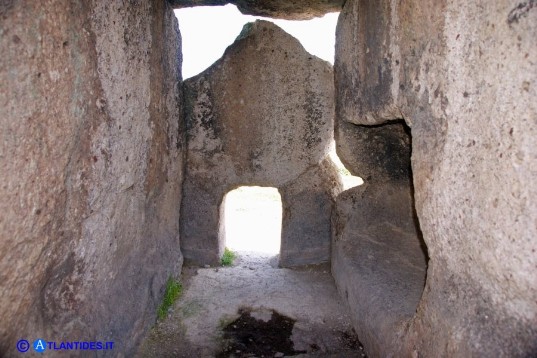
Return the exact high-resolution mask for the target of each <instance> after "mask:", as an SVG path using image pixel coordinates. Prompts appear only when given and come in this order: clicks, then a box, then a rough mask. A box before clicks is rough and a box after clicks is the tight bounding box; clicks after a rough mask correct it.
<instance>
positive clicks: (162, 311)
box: [157, 276, 183, 319]
mask: <svg viewBox="0 0 537 358" xmlns="http://www.w3.org/2000/svg"><path fill="white" fill-rule="evenodd" d="M182 291H183V285H181V283H179V282H178V281H176V280H174V279H173V278H172V277H171V276H170V277H169V278H168V282H167V283H166V292H164V298H163V299H162V303H161V304H160V306H159V308H158V311H157V316H158V318H159V319H163V318H164V317H166V314H167V313H168V310H169V309H170V307H171V306H172V305H173V304H174V303H175V301H176V300H177V299H178V298H179V296H181V292H182Z"/></svg>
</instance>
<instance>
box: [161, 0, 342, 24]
mask: <svg viewBox="0 0 537 358" xmlns="http://www.w3.org/2000/svg"><path fill="white" fill-rule="evenodd" d="M169 2H170V4H172V6H173V7H175V8H183V7H192V6H210V5H226V4H234V5H237V8H238V9H239V10H240V11H241V12H242V13H243V14H247V15H255V16H266V17H274V18H280V19H287V20H309V19H312V18H314V17H319V16H323V15H325V14H326V13H329V12H339V11H341V9H342V7H343V4H344V3H345V1H344V0H313V1H312V0H263V1H251V0H169Z"/></svg>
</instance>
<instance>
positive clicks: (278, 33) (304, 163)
mask: <svg viewBox="0 0 537 358" xmlns="http://www.w3.org/2000/svg"><path fill="white" fill-rule="evenodd" d="M332 76H333V72H332V68H331V66H330V64H328V63H326V62H324V61H322V60H320V59H318V58H316V57H314V56H312V55H310V54H309V53H307V52H306V51H305V50H304V48H303V47H302V46H301V45H300V43H299V42H298V40H296V39H295V38H293V37H292V36H290V35H288V34H287V33H285V32H284V31H283V30H281V29H280V28H279V27H277V26H276V25H274V24H273V23H270V22H266V21H256V22H255V23H250V24H247V25H245V27H244V29H243V31H242V33H241V34H240V36H239V37H238V38H237V40H236V41H235V43H234V44H233V45H231V46H230V47H229V48H228V49H227V50H226V52H225V54H224V56H223V57H222V58H221V59H220V60H218V61H217V62H216V63H215V64H214V65H213V66H211V67H210V68H209V69H207V70H206V71H205V72H203V73H201V74H200V75H198V76H196V77H193V78H191V79H189V80H187V81H185V83H184V86H185V111H186V115H185V119H186V121H187V146H188V150H187V166H186V179H185V184H184V188H183V193H184V200H183V204H182V209H181V212H182V227H181V232H182V240H181V248H182V251H183V254H184V255H185V258H187V259H191V260H193V261H194V262H197V263H202V264H215V263H217V262H218V260H219V256H220V255H221V254H222V252H223V245H224V238H223V230H224V228H220V229H219V223H220V222H223V220H221V219H220V218H221V216H222V215H223V214H221V210H222V205H221V204H222V200H223V197H224V195H225V194H226V193H227V192H229V191H230V190H233V189H235V188H236V187H238V186H241V185H259V186H273V187H277V188H279V189H282V190H283V192H282V196H283V201H284V202H283V207H284V218H283V221H284V223H283V225H282V228H283V230H282V237H287V235H288V234H287V232H288V231H289V232H293V233H297V232H298V231H299V230H301V231H302V235H303V236H308V237H309V238H308V239H304V238H300V237H296V236H295V237H294V240H304V241H303V245H302V249H303V252H302V254H303V255H304V257H309V258H310V260H309V261H311V262H309V263H314V262H319V261H326V260H327V259H328V257H329V242H330V236H329V233H330V230H329V228H330V210H329V209H330V208H331V207H332V201H333V197H332V195H331V194H330V193H333V187H334V186H336V187H337V186H339V178H338V176H337V173H336V169H335V167H334V165H333V164H332V163H331V162H330V161H328V162H326V163H325V164H324V165H322V166H320V163H321V162H322V161H327V159H326V157H327V155H328V150H329V145H330V142H331V140H332V138H333V129H332V127H333V116H334V106H333V103H334V102H333V100H334V97H333V95H334V93H333V77H332ZM306 172H310V173H311V174H310V175H315V176H316V177H317V176H318V177H319V178H316V179H315V180H306V179H305V178H301V177H300V176H301V175H306V174H305V173H306ZM297 180H298V181H300V183H302V184H301V185H303V187H302V190H304V191H305V193H306V194H304V195H311V198H313V197H316V199H315V200H316V201H317V203H318V205H320V206H321V207H324V208H325V209H323V210H322V211H318V210H317V211H315V212H316V213H319V214H321V212H322V215H320V216H319V217H312V216H307V215H301V214H300V213H299V212H296V211H294V214H293V215H287V214H286V212H287V211H286V208H291V206H292V205H298V200H297V202H296V203H295V204H293V203H288V202H287V201H286V196H287V195H291V196H293V197H295V196H296V195H299V194H298V192H297V189H296V188H295V187H294V186H293V184H292V183H293V182H294V181H297ZM321 193H324V194H321ZM325 194H326V195H325ZM311 198H310V199H311ZM315 200H314V201H315ZM300 202H301V203H302V204H303V205H304V207H303V208H300V209H298V206H296V207H294V210H298V211H305V210H310V209H311V210H314V209H313V208H309V209H308V208H307V207H308V205H310V204H308V203H307V199H306V198H301V199H300ZM289 212H290V211H289ZM296 215H301V216H300V217H301V218H302V220H298V221H297V220H295V219H294V217H295V216H296ZM287 219H289V220H290V221H289V222H286V220H287ZM291 223H292V224H291ZM319 225H320V226H324V228H325V230H324V233H326V236H325V237H323V238H321V239H320V240H322V241H324V242H319V241H318V240H319V239H317V238H315V239H314V237H313V236H312V235H313V234H314V233H320V232H321V231H322V230H321V231H319ZM312 240H313V241H312ZM308 242H309V244H308ZM313 242H315V244H313ZM286 243H287V244H290V243H289V242H287V241H286ZM291 246H293V245H291ZM295 246H296V245H295ZM295 249H296V247H295ZM308 255H309V256H308ZM299 256H300V255H299V253H298V251H297V252H296V254H295V255H294V258H292V257H291V256H285V255H284V254H282V258H284V257H286V258H287V259H286V260H284V261H282V262H281V264H284V265H292V264H298V263H299V262H300V260H301V258H300V257H299Z"/></svg>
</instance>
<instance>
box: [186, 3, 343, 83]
mask: <svg viewBox="0 0 537 358" xmlns="http://www.w3.org/2000/svg"><path fill="white" fill-rule="evenodd" d="M175 15H176V16H177V18H178V20H179V28H180V30H181V37H182V47H183V78H184V79H187V78H190V77H192V76H195V75H197V74H198V73H200V72H202V71H203V70H205V69H206V68H207V67H209V66H210V65H212V64H213V63H214V62H215V61H216V60H218V59H219V58H220V57H222V55H223V54H224V50H225V49H226V48H227V47H228V46H229V45H231V44H232V43H233V41H235V38H236V37H237V36H238V35H239V33H240V32H241V30H242V27H243V26H244V24H246V23H248V22H252V21H255V20H256V19H264V20H267V21H272V22H274V23H275V24H276V25H278V26H280V27H281V28H283V29H284V30H285V31H286V32H288V33H289V34H291V35H293V36H294V37H296V38H297V39H298V40H299V41H300V42H301V43H302V45H303V46H304V48H305V49H306V51H308V52H309V53H311V54H313V55H315V56H317V57H320V58H322V59H323V60H325V61H328V62H330V63H332V64H333V63H334V44H335V29H336V23H337V17H338V15H339V13H331V14H327V15H325V16H324V17H322V18H315V19H313V20H308V21H289V20H276V19H269V18H262V17H257V16H250V15H243V14H242V13H241V12H240V11H239V10H238V9H237V7H236V6H235V5H226V6H199V7H192V8H184V9H179V10H175Z"/></svg>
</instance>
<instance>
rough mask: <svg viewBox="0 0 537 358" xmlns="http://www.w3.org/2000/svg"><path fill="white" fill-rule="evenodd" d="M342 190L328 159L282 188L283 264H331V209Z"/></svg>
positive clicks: (337, 176)
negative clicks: (329, 262)
mask: <svg viewBox="0 0 537 358" xmlns="http://www.w3.org/2000/svg"><path fill="white" fill-rule="evenodd" d="M341 191H342V184H341V182H340V179H339V173H338V172H337V168H336V167H335V165H334V164H333V163H332V161H331V160H330V159H329V157H326V158H325V159H324V160H323V161H322V162H321V163H320V165H318V166H314V167H312V168H311V169H309V170H307V171H306V172H304V173H303V174H301V175H300V176H299V177H298V178H297V179H296V180H293V181H292V182H290V183H288V184H286V185H284V186H283V187H281V188H280V192H281V196H282V204H283V205H282V206H283V207H282V216H283V218H282V241H281V248H280V265H281V266H296V265H306V264H310V263H313V262H319V261H321V262H323V261H326V262H328V261H330V240H327V239H326V238H329V237H330V235H331V223H330V217H331V215H332V208H333V206H334V198H335V197H336V196H337V195H338V194H339V193H340V192H341Z"/></svg>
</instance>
